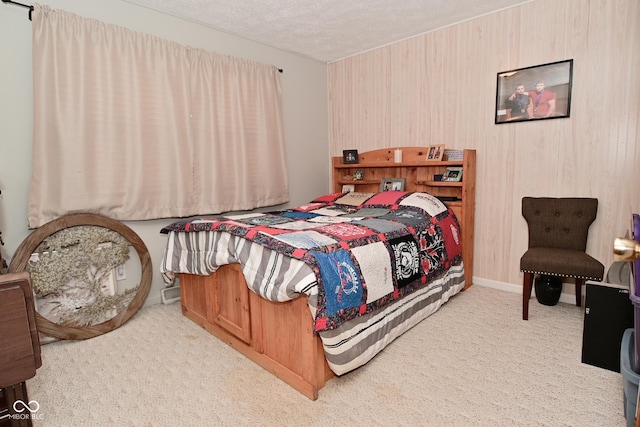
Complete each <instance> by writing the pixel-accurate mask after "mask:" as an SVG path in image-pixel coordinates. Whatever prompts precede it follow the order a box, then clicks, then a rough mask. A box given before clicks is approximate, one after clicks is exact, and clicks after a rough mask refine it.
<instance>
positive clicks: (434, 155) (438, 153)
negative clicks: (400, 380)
mask: <svg viewBox="0 0 640 427" xmlns="http://www.w3.org/2000/svg"><path fill="white" fill-rule="evenodd" d="M443 156H444V144H435V145H430V146H428V147H427V159H426V160H427V161H430V162H438V161H440V160H442V157H443Z"/></svg>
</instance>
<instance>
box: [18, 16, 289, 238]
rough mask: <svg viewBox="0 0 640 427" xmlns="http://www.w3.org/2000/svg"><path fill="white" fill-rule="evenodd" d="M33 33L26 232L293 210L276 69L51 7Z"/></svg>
mask: <svg viewBox="0 0 640 427" xmlns="http://www.w3.org/2000/svg"><path fill="white" fill-rule="evenodd" d="M32 25H33V68H34V138H33V171H32V178H31V185H30V194H29V207H28V222H29V226H30V227H32V228H33V227H39V226H41V225H42V224H44V223H46V222H48V221H50V220H53V219H55V218H57V217H59V216H62V215H65V214H68V213H75V212H92V213H99V214H103V215H106V216H109V217H111V218H114V219H118V220H145V219H152V218H166V217H185V216H192V215H204V214H212V213H219V212H226V211H231V210H248V209H253V208H257V207H262V206H271V205H276V204H280V203H285V202H287V201H288V200H289V195H288V183H287V173H286V168H285V157H284V132H283V124H282V103H281V87H280V73H279V72H278V70H277V68H275V67H274V66H271V65H264V64H258V63H254V62H250V61H246V60H242V59H238V58H233V57H229V56H224V55H218V54H214V53H210V52H206V51H203V50H199V49H193V48H189V47H186V46H181V45H178V44H176V43H173V42H170V41H166V40H162V39H159V38H157V37H153V36H150V35H146V34H140V33H136V32H133V31H130V30H127V29H124V28H121V27H117V26H113V25H108V24H105V23H102V22H99V21H96V20H92V19H85V18H82V17H79V16H77V15H74V14H71V13H67V12H64V11H60V10H53V9H50V8H49V7H46V6H40V5H36V6H35V11H34V13H33V24H32Z"/></svg>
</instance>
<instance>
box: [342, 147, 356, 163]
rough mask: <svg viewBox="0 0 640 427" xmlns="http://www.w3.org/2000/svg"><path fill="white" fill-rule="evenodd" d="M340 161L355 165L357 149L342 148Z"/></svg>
mask: <svg viewBox="0 0 640 427" xmlns="http://www.w3.org/2000/svg"><path fill="white" fill-rule="evenodd" d="M342 163H344V164H345V165H355V164H357V163H358V150H342Z"/></svg>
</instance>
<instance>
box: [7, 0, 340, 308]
mask: <svg viewBox="0 0 640 427" xmlns="http://www.w3.org/2000/svg"><path fill="white" fill-rule="evenodd" d="M39 3H40V4H43V5H48V6H50V7H52V8H54V9H62V10H65V11H68V12H72V13H75V14H78V15H80V16H83V17H86V18H94V19H98V20H100V21H103V22H107V23H110V24H115V25H120V26H123V27H126V28H129V29H131V30H134V31H139V32H143V33H149V34H153V35H155V36H158V37H162V38H164V39H168V40H173V41H175V42H177V43H181V44H184V45H189V46H194V47H198V48H203V49H206V50H209V51H213V52H217V53H221V54H227V55H233V56H237V57H241V58H246V59H249V60H253V61H257V62H262V63H267V64H273V65H276V66H277V67H279V68H282V69H284V73H283V74H282V88H283V107H284V127H285V141H286V156H287V167H288V173H289V189H290V196H291V201H290V202H289V203H288V204H287V205H285V206H295V205H298V204H302V203H304V202H307V201H309V200H311V198H313V197H315V196H317V195H319V194H323V193H325V192H328V191H329V189H330V176H329V154H328V136H327V134H328V124H327V67H326V64H324V63H321V62H317V61H313V60H310V59H307V58H304V57H301V56H298V55H294V54H292V53H289V52H285V51H281V50H278V49H274V48H271V47H268V46H265V45H262V44H259V43H255V42H252V41H248V40H246V39H242V38H239V37H235V36H232V35H230V34H227V33H225V32H222V31H217V30H213V29H211V28H207V27H205V26H202V25H199V24H196V23H193V22H190V21H186V20H182V19H178V18H175V17H172V16H169V15H165V14H162V13H158V12H155V11H153V10H150V9H147V8H143V7H140V6H137V5H133V4H130V3H126V2H124V1H121V0H49V1H40V2H39ZM0 58H1V59H2V62H1V63H2V66H1V67H0V132H1V133H0V190H1V191H2V196H1V198H0V230H1V231H2V238H3V240H4V242H5V246H4V247H2V248H1V249H0V250H2V254H3V257H4V258H7V259H8V260H9V259H10V258H11V256H12V255H13V254H14V252H15V250H16V248H17V247H18V246H19V245H20V243H21V242H22V241H23V240H24V238H25V237H26V236H27V235H28V234H29V233H30V230H28V229H27V219H26V218H27V200H28V189H29V179H30V174H31V143H32V116H33V100H32V99H33V94H32V69H31V65H32V63H31V22H30V21H29V20H28V10H27V9H25V8H21V7H17V6H14V5H9V4H4V3H3V4H1V5H0ZM173 220H174V219H162V220H152V221H137V222H127V223H126V224H127V225H128V226H129V227H131V228H132V229H133V230H134V231H135V232H136V233H137V234H138V235H139V236H140V237H141V238H142V240H143V241H144V242H145V244H146V245H147V248H148V249H149V253H150V255H151V259H152V262H153V270H154V277H153V283H152V288H151V292H150V294H149V298H148V299H147V304H151V303H157V302H159V301H160V290H161V289H162V288H163V287H164V283H163V282H162V278H161V275H160V274H159V272H158V266H159V264H160V260H161V258H162V252H163V249H164V245H165V242H166V237H165V236H164V235H160V234H159V231H160V229H161V228H162V227H163V226H164V225H166V224H169V223H171V222H172V221H173Z"/></svg>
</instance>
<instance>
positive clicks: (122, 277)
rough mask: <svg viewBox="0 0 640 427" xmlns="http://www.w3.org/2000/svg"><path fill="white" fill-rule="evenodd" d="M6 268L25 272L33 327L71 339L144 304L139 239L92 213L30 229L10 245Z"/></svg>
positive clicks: (145, 256) (145, 276)
mask: <svg viewBox="0 0 640 427" xmlns="http://www.w3.org/2000/svg"><path fill="white" fill-rule="evenodd" d="M134 254H135V255H137V258H138V260H137V261H136V260H135V259H133V258H135V256H132V255H134ZM9 271H10V272H20V271H28V272H29V273H30V275H31V282H32V284H33V289H34V292H35V295H36V298H35V302H36V321H37V326H38V332H41V333H43V334H45V335H49V336H52V337H55V338H60V339H74V340H77V339H86V338H92V337H95V336H98V335H101V334H104V333H106V332H109V331H112V330H113V329H115V328H117V327H119V326H120V325H122V324H124V323H125V322H126V321H128V320H129V319H130V318H131V317H132V316H133V315H134V314H135V313H136V311H138V309H139V308H140V307H141V306H142V305H143V304H144V301H145V299H146V298H147V295H148V294H149V290H150V288H151V277H152V271H151V258H150V256H149V251H148V250H147V247H146V246H145V244H144V242H143V241H142V239H140V237H139V236H138V235H137V234H136V233H135V232H134V231H133V230H131V229H130V228H129V227H127V226H126V225H124V224H123V223H121V222H119V221H116V220H113V219H111V218H108V217H105V216H102V215H96V214H72V215H65V216H63V217H60V218H58V219H56V220H53V221H51V222H48V223H47V224H45V225H43V226H42V227H40V228H38V229H36V230H35V231H34V232H33V233H31V234H30V235H29V236H28V237H27V238H26V239H25V240H24V241H23V242H22V243H21V244H20V246H19V247H18V249H17V250H16V253H15V255H14V257H13V259H12V260H11V264H10V265H9ZM132 273H135V274H132ZM138 278H139V280H136V279H138Z"/></svg>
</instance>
